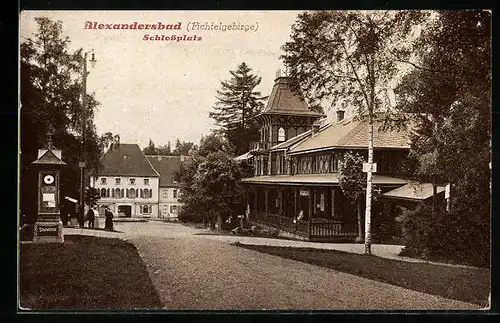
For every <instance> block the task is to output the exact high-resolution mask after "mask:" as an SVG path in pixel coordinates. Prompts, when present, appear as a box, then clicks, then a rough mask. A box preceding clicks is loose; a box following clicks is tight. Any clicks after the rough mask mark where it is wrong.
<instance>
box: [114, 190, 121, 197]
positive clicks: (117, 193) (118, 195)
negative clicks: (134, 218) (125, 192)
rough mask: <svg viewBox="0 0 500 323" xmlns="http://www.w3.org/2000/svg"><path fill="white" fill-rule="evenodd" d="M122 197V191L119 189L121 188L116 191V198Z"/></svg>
mask: <svg viewBox="0 0 500 323" xmlns="http://www.w3.org/2000/svg"><path fill="white" fill-rule="evenodd" d="M120 196H121V191H120V189H119V188H117V189H115V197H116V198H120Z"/></svg>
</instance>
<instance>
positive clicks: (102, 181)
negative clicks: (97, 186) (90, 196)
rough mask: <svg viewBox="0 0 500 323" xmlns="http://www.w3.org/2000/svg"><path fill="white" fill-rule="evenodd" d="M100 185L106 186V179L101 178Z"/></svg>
mask: <svg viewBox="0 0 500 323" xmlns="http://www.w3.org/2000/svg"><path fill="white" fill-rule="evenodd" d="M101 185H106V177H101Z"/></svg>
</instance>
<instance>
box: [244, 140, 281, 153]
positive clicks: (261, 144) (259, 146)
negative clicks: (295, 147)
mask: <svg viewBox="0 0 500 323" xmlns="http://www.w3.org/2000/svg"><path fill="white" fill-rule="evenodd" d="M277 144H278V142H268V141H252V142H250V151H266V150H269V149H270V148H271V147H273V146H275V145H277Z"/></svg>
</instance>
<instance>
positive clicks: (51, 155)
mask: <svg viewBox="0 0 500 323" xmlns="http://www.w3.org/2000/svg"><path fill="white" fill-rule="evenodd" d="M61 155H62V151H61V150H51V149H39V150H38V159H37V160H35V161H34V162H32V164H39V165H66V163H65V162H63V161H62V160H61Z"/></svg>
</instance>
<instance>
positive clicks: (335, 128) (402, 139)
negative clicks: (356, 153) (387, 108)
mask: <svg viewBox="0 0 500 323" xmlns="http://www.w3.org/2000/svg"><path fill="white" fill-rule="evenodd" d="M381 126H382V121H375V122H374V126H373V147H374V148H400V149H407V148H410V143H409V137H408V133H407V131H405V130H400V129H382V128H381ZM368 127H369V124H368V122H367V121H363V120H359V119H358V118H351V119H347V120H344V121H341V122H336V123H332V125H331V126H330V127H324V128H322V129H320V132H319V133H318V134H317V135H315V136H311V137H309V138H307V139H306V140H304V141H303V142H302V143H300V144H298V145H297V146H295V147H293V148H292V149H291V150H290V153H299V152H306V151H311V150H319V149H321V150H326V149H331V148H367V147H368Z"/></svg>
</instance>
